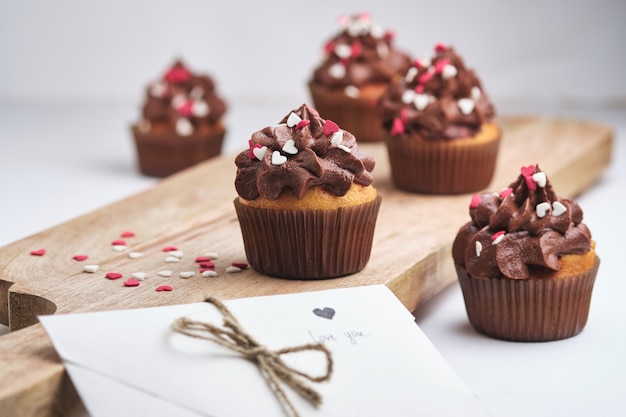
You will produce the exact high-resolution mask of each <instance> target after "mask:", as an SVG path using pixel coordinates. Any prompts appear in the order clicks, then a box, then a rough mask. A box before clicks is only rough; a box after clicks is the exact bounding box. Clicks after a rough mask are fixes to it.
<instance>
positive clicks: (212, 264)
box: [200, 261, 215, 268]
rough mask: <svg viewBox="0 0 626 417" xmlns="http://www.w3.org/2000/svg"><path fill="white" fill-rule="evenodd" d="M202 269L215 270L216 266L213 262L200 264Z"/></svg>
mask: <svg viewBox="0 0 626 417" xmlns="http://www.w3.org/2000/svg"><path fill="white" fill-rule="evenodd" d="M200 268H215V264H214V263H213V262H211V261H208V262H200Z"/></svg>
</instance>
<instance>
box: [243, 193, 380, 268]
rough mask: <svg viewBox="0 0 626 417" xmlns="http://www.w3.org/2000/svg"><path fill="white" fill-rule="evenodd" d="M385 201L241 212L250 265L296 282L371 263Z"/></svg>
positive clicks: (248, 209) (249, 208)
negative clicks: (378, 220) (379, 213)
mask: <svg viewBox="0 0 626 417" xmlns="http://www.w3.org/2000/svg"><path fill="white" fill-rule="evenodd" d="M381 200H382V199H381V197H380V196H378V197H377V198H376V199H375V200H373V201H371V202H368V203H364V204H361V205H358V206H353V207H342V208H338V209H336V210H272V209H264V208H256V207H250V206H246V205H245V204H242V203H241V202H240V201H239V199H238V198H237V199H235V201H234V204H235V209H236V212H237V217H238V219H239V224H240V226H241V234H242V237H243V243H244V247H245V251H246V257H247V259H248V263H249V264H250V266H251V267H252V268H253V269H254V270H256V271H258V272H260V273H263V274H266V275H271V276H275V277H280V278H292V279H323V278H335V277H340V276H344V275H348V274H352V273H354V272H358V271H360V270H361V269H363V267H365V265H366V264H367V262H368V260H369V257H370V253H371V250H372V241H373V237H374V228H375V225H376V218H377V216H378V209H379V208H380V203H381Z"/></svg>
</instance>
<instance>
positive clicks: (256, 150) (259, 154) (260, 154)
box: [252, 146, 267, 161]
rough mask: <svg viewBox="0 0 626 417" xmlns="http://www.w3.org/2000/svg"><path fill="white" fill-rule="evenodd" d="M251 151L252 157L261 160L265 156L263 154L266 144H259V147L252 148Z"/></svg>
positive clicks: (265, 150) (265, 151)
mask: <svg viewBox="0 0 626 417" xmlns="http://www.w3.org/2000/svg"><path fill="white" fill-rule="evenodd" d="M252 153H253V154H254V157H255V158H256V159H258V160H259V161H262V160H263V158H265V154H266V153H267V146H261V147H260V148H253V149H252Z"/></svg>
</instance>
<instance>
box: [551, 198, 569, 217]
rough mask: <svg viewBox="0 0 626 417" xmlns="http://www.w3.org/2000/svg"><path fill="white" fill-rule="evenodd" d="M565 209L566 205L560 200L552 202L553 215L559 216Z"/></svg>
mask: <svg viewBox="0 0 626 417" xmlns="http://www.w3.org/2000/svg"><path fill="white" fill-rule="evenodd" d="M566 211H567V207H565V205H564V204H563V203H561V202H560V201H555V202H553V203H552V215H553V216H554V217H559V216H560V215H561V214H563V213H565V212H566Z"/></svg>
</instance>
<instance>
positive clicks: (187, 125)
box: [176, 117, 193, 136]
mask: <svg viewBox="0 0 626 417" xmlns="http://www.w3.org/2000/svg"><path fill="white" fill-rule="evenodd" d="M176 133H178V134H179V135H180V136H190V135H191V134H192V133H193V125H192V124H191V122H190V121H189V119H185V118H184V117H181V118H180V119H178V120H177V121H176Z"/></svg>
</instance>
